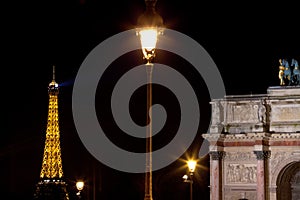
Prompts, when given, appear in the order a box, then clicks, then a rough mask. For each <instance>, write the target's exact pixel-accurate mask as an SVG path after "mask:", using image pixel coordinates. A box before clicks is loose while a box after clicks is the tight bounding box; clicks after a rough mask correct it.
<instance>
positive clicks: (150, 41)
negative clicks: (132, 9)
mask: <svg viewBox="0 0 300 200" xmlns="http://www.w3.org/2000/svg"><path fill="white" fill-rule="evenodd" d="M145 3H146V10H145V12H144V13H143V14H142V15H141V16H139V18H138V21H137V24H138V28H137V35H138V36H139V37H140V41H141V48H142V52H143V56H144V58H145V59H146V60H147V62H148V63H150V62H151V61H152V60H153V58H154V57H155V48H156V43H157V40H158V35H160V34H162V32H163V28H162V27H163V19H162V17H161V16H160V15H159V14H158V13H156V11H155V4H156V0H145Z"/></svg>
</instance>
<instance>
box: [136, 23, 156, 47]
mask: <svg viewBox="0 0 300 200" xmlns="http://www.w3.org/2000/svg"><path fill="white" fill-rule="evenodd" d="M139 34H140V39H141V45H142V48H143V49H146V50H147V51H152V50H153V49H155V47H156V42H157V30H156V29H155V28H149V29H143V30H141V31H140V32H139Z"/></svg>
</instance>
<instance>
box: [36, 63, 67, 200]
mask: <svg viewBox="0 0 300 200" xmlns="http://www.w3.org/2000/svg"><path fill="white" fill-rule="evenodd" d="M58 93H59V87H58V84H57V83H56V82H55V68H54V66H53V79H52V82H51V83H50V84H49V86H48V94H49V106H48V122H47V130H46V141H45V148H44V155H43V162H42V170H41V173H40V181H39V182H38V183H37V184H36V191H35V194H34V198H33V199H35V200H69V194H68V191H67V184H66V182H65V181H64V180H63V169H62V159H61V148H60V133H59V121H58Z"/></svg>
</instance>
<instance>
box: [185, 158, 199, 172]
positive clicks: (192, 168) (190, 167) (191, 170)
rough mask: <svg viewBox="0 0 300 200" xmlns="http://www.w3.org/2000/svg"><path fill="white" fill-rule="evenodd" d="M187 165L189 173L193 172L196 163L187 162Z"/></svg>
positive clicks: (192, 161) (193, 161)
mask: <svg viewBox="0 0 300 200" xmlns="http://www.w3.org/2000/svg"><path fill="white" fill-rule="evenodd" d="M187 165H188V167H189V170H190V172H194V171H195V169H196V165H197V162H196V161H195V160H189V161H187Z"/></svg>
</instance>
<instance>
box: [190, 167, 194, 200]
mask: <svg viewBox="0 0 300 200" xmlns="http://www.w3.org/2000/svg"><path fill="white" fill-rule="evenodd" d="M190 200H193V172H191V173H190Z"/></svg>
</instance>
